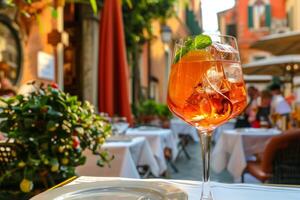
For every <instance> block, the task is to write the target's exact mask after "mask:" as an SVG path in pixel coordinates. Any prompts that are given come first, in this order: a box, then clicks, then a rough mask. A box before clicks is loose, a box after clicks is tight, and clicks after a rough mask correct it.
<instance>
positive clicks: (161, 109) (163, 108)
mask: <svg viewBox="0 0 300 200" xmlns="http://www.w3.org/2000/svg"><path fill="white" fill-rule="evenodd" d="M156 110H157V114H158V117H159V118H161V119H171V118H172V116H173V115H172V113H171V111H170V110H169V108H168V106H167V105H165V104H157V105H156Z"/></svg>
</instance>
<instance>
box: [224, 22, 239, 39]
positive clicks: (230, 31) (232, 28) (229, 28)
mask: <svg viewBox="0 0 300 200" xmlns="http://www.w3.org/2000/svg"><path fill="white" fill-rule="evenodd" d="M236 33H237V30H236V24H228V25H226V35H232V36H234V37H237V34H236Z"/></svg>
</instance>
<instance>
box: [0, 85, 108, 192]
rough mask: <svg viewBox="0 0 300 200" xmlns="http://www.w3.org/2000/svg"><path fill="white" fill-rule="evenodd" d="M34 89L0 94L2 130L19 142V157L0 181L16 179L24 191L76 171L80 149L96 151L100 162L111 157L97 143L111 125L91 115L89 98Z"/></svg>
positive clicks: (81, 160) (48, 184)
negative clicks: (30, 91)
mask: <svg viewBox="0 0 300 200" xmlns="http://www.w3.org/2000/svg"><path fill="white" fill-rule="evenodd" d="M31 87H33V88H34V91H33V92H32V93H29V94H27V95H17V96H15V97H11V98H8V99H0V100H1V102H2V105H1V107H0V110H1V112H0V119H1V123H0V131H1V132H4V133H6V135H7V137H8V138H9V139H13V140H14V143H15V144H16V145H18V146H20V147H22V151H21V152H16V156H17V158H18V159H17V160H16V161H14V162H12V163H11V164H10V165H9V166H7V169H6V172H5V173H4V174H3V175H2V176H0V186H3V185H5V184H7V183H13V184H17V185H18V184H19V185H20V189H21V191H22V192H24V193H26V192H30V191H31V190H32V189H33V187H34V185H36V184H39V183H40V182H42V183H43V185H44V187H45V188H48V187H51V186H52V185H54V184H56V180H60V181H61V180H63V179H66V178H69V177H71V176H74V175H75V168H76V167H77V166H79V165H83V164H84V163H85V159H86V158H85V156H84V155H83V151H84V150H85V149H90V150H91V151H92V152H93V153H94V154H96V155H99V160H98V165H100V166H103V165H104V164H105V163H107V162H109V161H110V159H111V157H110V156H109V155H108V153H107V152H106V151H100V146H101V145H102V144H103V143H104V141H105V139H106V137H108V136H109V135H110V133H111V125H110V124H109V123H108V122H107V121H106V120H105V119H104V118H102V117H100V116H99V115H97V114H95V112H94V108H93V106H92V105H91V104H90V103H89V102H84V103H82V102H80V101H78V100H77V97H76V96H70V95H69V94H66V93H64V92H62V91H60V90H58V89H57V86H56V85H55V84H54V85H52V86H48V87H43V86H36V85H32V86H31Z"/></svg>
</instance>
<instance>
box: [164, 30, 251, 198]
mask: <svg viewBox="0 0 300 200" xmlns="http://www.w3.org/2000/svg"><path fill="white" fill-rule="evenodd" d="M246 97H247V93H246V90H245V83H244V79H243V74H242V69H241V64H240V58H239V52H238V49H237V45H236V41H235V39H234V38H233V37H230V36H213V37H211V36H206V35H199V36H196V37H194V38H187V39H185V40H181V41H179V42H177V43H176V45H175V52H174V59H173V64H172V67H171V73H170V77H169V86H168V97H167V102H168V106H169V108H170V110H171V111H172V112H173V113H174V114H175V115H177V116H178V117H180V118H181V119H183V120H184V121H186V122H187V123H189V124H191V125H193V126H195V127H196V128H197V129H198V132H199V135H200V138H201V143H202V151H203V154H202V155H203V162H204V163H203V167H204V171H203V176H204V185H203V190H202V191H203V192H202V197H201V199H212V197H211V193H210V191H209V186H206V185H205V184H206V183H207V182H208V181H209V157H210V155H209V151H210V150H209V146H210V144H209V143H210V137H211V133H212V131H213V130H214V129H215V128H216V127H218V126H220V125H221V124H223V123H225V122H227V121H228V120H230V119H231V118H234V117H236V116H237V115H238V114H240V113H241V112H242V111H243V109H244V108H245V107H246V104H247V98H246Z"/></svg>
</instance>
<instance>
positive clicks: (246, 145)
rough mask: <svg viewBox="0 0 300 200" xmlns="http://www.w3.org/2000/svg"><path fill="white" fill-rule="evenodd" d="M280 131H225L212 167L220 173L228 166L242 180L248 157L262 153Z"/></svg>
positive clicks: (248, 129) (215, 149)
mask: <svg viewBox="0 0 300 200" xmlns="http://www.w3.org/2000/svg"><path fill="white" fill-rule="evenodd" d="M280 133H281V131H279V130H277V129H262V128H245V129H234V130H225V131H223V132H222V134H221V135H220V138H219V139H218V141H217V143H216V146H215V147H214V149H213V152H212V156H211V158H212V169H213V170H214V171H215V172H217V173H220V172H221V171H222V170H224V169H225V168H226V167H227V170H228V171H229V173H230V174H231V175H232V176H233V178H234V180H235V181H236V182H238V181H240V179H241V175H242V173H243V171H244V169H245V168H246V166H247V157H250V156H253V155H255V154H259V153H262V152H263V150H264V147H265V145H266V142H267V141H268V139H269V138H271V137H273V136H275V135H279V134H280ZM299 199H300V196H299Z"/></svg>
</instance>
